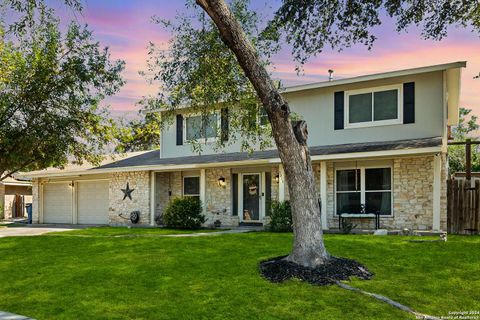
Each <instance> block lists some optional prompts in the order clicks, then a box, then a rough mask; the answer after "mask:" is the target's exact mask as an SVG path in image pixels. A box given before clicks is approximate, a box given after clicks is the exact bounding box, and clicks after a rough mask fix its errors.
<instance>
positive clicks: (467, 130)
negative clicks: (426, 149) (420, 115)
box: [448, 108, 480, 174]
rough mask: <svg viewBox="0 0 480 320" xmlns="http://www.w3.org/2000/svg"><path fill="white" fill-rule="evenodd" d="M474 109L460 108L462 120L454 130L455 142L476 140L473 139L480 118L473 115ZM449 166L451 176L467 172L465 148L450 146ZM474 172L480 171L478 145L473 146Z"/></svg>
mask: <svg viewBox="0 0 480 320" xmlns="http://www.w3.org/2000/svg"><path fill="white" fill-rule="evenodd" d="M471 112H472V109H466V108H460V118H459V121H458V126H456V127H455V128H453V129H452V138H453V139H454V141H465V139H467V138H471V139H472V140H476V138H475V137H472V134H475V133H476V132H477V131H478V129H479V128H480V125H479V124H478V123H477V121H478V117H477V116H476V115H472V114H471ZM448 166H449V172H450V174H453V173H455V172H465V146H464V145H452V146H448ZM472 171H480V148H479V146H478V145H473V146H472Z"/></svg>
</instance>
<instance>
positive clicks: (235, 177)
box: [232, 173, 238, 216]
mask: <svg viewBox="0 0 480 320" xmlns="http://www.w3.org/2000/svg"><path fill="white" fill-rule="evenodd" d="M232 195H233V201H232V216H238V174H237V173H234V174H232Z"/></svg>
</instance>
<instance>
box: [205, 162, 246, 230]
mask: <svg viewBox="0 0 480 320" xmlns="http://www.w3.org/2000/svg"><path fill="white" fill-rule="evenodd" d="M231 176H232V175H231V171H230V169H229V168H216V169H206V170H205V203H204V206H205V217H206V221H205V225H206V226H212V225H213V223H214V221H216V220H220V221H221V222H222V225H224V226H238V222H239V220H238V216H234V215H232V179H231ZM220 177H224V178H225V186H223V187H222V186H219V185H218V178H220Z"/></svg>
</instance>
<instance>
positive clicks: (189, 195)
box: [182, 175, 202, 198]
mask: <svg viewBox="0 0 480 320" xmlns="http://www.w3.org/2000/svg"><path fill="white" fill-rule="evenodd" d="M185 178H198V185H199V188H198V191H199V193H198V194H185ZM201 180H202V179H201V178H200V176H199V175H191V176H183V177H182V195H183V196H184V197H198V198H200V192H201V191H200V190H201V188H202V187H201V184H202V181H201Z"/></svg>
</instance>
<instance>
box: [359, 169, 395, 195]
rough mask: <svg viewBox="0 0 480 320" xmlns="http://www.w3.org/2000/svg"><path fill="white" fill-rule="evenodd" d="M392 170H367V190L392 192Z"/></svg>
mask: <svg viewBox="0 0 480 320" xmlns="http://www.w3.org/2000/svg"><path fill="white" fill-rule="evenodd" d="M391 183H392V179H391V169H390V168H382V169H365V189H366V190H391V189H392V186H391Z"/></svg>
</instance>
